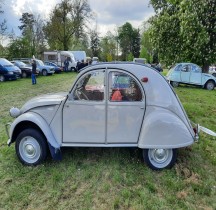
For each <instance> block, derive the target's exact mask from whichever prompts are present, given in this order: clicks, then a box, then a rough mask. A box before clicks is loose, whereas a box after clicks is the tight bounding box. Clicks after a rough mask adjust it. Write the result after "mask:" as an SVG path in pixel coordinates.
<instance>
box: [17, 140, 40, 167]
mask: <svg viewBox="0 0 216 210" xmlns="http://www.w3.org/2000/svg"><path fill="white" fill-rule="evenodd" d="M19 153H20V156H21V157H22V159H23V160H24V161H25V162H27V163H35V162H36V161H37V160H38V159H39V158H40V155H41V148H40V145H39V143H38V141H37V140H36V139H35V138H33V137H32V136H26V137H25V138H23V139H22V140H21V141H20V144H19Z"/></svg>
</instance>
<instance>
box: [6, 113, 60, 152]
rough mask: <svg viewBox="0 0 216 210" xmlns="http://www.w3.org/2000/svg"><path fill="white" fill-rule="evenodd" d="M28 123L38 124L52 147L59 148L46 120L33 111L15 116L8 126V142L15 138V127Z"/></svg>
mask: <svg viewBox="0 0 216 210" xmlns="http://www.w3.org/2000/svg"><path fill="white" fill-rule="evenodd" d="M28 123H33V124H34V125H36V126H38V127H39V128H40V129H41V131H42V132H43V134H44V135H45V137H46V139H47V141H48V143H49V144H50V145H51V146H52V147H54V148H55V149H59V148H60V145H59V144H58V143H57V141H56V139H55V137H54V135H53V133H52V131H51V129H50V126H49V125H48V124H47V122H46V121H45V120H44V118H42V117H41V116H40V115H39V114H37V113H34V112H27V113H24V114H22V115H20V116H19V117H17V118H16V119H15V120H14V122H13V123H12V124H11V127H10V134H9V135H10V140H9V142H8V144H10V143H12V142H14V141H15V139H16V134H17V132H18V131H17V129H18V128H19V126H21V127H23V126H22V124H23V125H24V124H25V126H26V124H28Z"/></svg>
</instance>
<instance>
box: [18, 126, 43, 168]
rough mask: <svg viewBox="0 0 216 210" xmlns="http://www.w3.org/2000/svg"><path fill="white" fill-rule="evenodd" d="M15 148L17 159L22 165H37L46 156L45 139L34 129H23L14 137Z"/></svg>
mask: <svg viewBox="0 0 216 210" xmlns="http://www.w3.org/2000/svg"><path fill="white" fill-rule="evenodd" d="M15 148H16V154H17V156H18V158H19V160H20V161H21V163H22V164H24V165H28V166H32V165H34V166H35V165H39V164H41V163H42V162H43V161H44V160H45V159H46V157H47V142H46V139H45V137H44V135H43V134H42V133H41V132H39V131H38V130H36V129H32V128H28V129H25V130H23V131H22V132H21V133H20V134H19V135H18V137H17V139H16V143H15Z"/></svg>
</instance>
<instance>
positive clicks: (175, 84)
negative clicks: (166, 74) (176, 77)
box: [170, 81, 179, 87]
mask: <svg viewBox="0 0 216 210" xmlns="http://www.w3.org/2000/svg"><path fill="white" fill-rule="evenodd" d="M170 84H171V85H172V86H173V87H178V86H179V83H178V82H174V81H171V82H170Z"/></svg>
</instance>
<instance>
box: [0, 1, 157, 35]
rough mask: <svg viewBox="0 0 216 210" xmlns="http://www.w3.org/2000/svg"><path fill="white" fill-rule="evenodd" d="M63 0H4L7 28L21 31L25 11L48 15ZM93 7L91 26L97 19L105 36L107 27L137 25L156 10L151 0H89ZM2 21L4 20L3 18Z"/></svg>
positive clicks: (99, 27) (44, 16) (110, 28)
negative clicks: (93, 15) (150, 3)
mask: <svg viewBox="0 0 216 210" xmlns="http://www.w3.org/2000/svg"><path fill="white" fill-rule="evenodd" d="M59 2H60V0H4V5H3V8H2V9H3V11H4V14H3V15H1V16H0V17H1V19H2V17H3V18H5V19H6V20H7V26H8V31H9V32H11V30H12V29H13V30H14V32H15V33H16V34H17V35H20V30H19V29H18V26H19V25H20V21H19V19H20V18H21V17H22V13H24V12H29V13H33V14H35V15H37V14H40V16H41V17H42V18H45V19H47V17H48V15H49V13H50V11H51V10H52V9H53V8H54V6H55V5H56V4H57V3H59ZM89 4H90V7H91V9H92V11H94V13H95V14H96V19H95V20H93V21H92V23H90V24H91V27H94V26H95V24H96V23H97V28H98V31H99V32H100V35H101V36H104V35H105V34H106V32H107V31H111V32H114V30H115V29H116V28H117V27H119V26H121V25H123V24H124V23H125V22H130V23H131V24H132V26H133V27H135V28H138V27H140V26H141V24H142V22H143V21H144V20H147V19H148V18H149V17H151V16H152V15H153V14H154V11H153V9H152V7H149V5H148V4H149V0H136V1H131V0H103V1H102V0H89ZM0 22H1V21H0Z"/></svg>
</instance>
